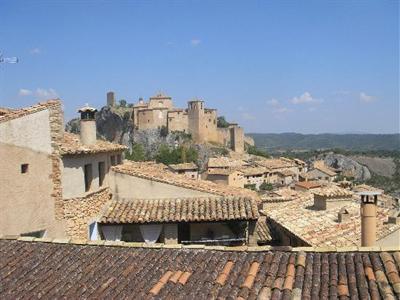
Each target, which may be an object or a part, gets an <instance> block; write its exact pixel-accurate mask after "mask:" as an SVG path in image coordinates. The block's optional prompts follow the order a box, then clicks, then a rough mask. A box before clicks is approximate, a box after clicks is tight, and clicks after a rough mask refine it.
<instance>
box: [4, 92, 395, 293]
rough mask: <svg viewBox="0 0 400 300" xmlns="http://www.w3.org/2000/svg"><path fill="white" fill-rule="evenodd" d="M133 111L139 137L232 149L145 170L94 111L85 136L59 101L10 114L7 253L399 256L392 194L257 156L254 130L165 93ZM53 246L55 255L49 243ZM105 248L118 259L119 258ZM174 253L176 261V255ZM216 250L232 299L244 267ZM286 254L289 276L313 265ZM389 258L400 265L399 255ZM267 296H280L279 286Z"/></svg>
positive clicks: (148, 164)
mask: <svg viewBox="0 0 400 300" xmlns="http://www.w3.org/2000/svg"><path fill="white" fill-rule="evenodd" d="M107 105H108V106H109V107H113V106H115V105H116V104H115V100H114V95H113V93H108V95H107ZM126 111H128V112H129V114H130V116H131V120H130V122H132V124H133V130H134V131H135V132H142V133H143V132H144V134H145V133H146V131H147V130H150V131H151V130H159V131H161V129H162V128H166V129H167V131H168V133H167V134H172V133H176V132H181V133H185V134H188V135H189V136H190V138H189V139H190V140H191V144H193V145H210V147H211V146H213V147H215V146H216V145H219V147H222V148H224V149H225V151H223V152H219V153H214V154H213V156H211V157H208V159H207V162H206V164H205V167H204V168H203V167H202V168H200V167H199V165H198V163H197V161H196V160H192V161H187V162H186V161H181V162H180V163H171V164H163V163H159V162H156V161H154V160H150V161H134V160H130V159H127V157H129V151H130V149H129V147H128V146H126V145H121V144H117V143H114V142H110V141H106V140H104V139H99V138H98V130H97V128H96V127H97V125H96V113H97V109H96V108H94V107H90V106H88V105H85V106H83V107H81V108H79V109H78V113H79V123H80V125H79V133H78V134H77V133H71V132H67V131H65V130H64V116H63V111H62V102H61V100H59V99H56V100H48V101H45V102H40V103H38V104H36V105H33V106H30V107H25V108H21V109H10V108H1V110H0V156H1V157H2V158H3V157H4V158H7V159H6V160H4V161H3V163H2V168H1V171H0V181H1V183H2V197H1V201H0V211H1V212H2V217H1V218H0V234H1V235H2V236H3V237H2V239H0V250H1V251H3V249H6V248H7V247H13V246H18V247H33V248H32V249H36V248H37V249H36V250H37V251H53V250H51V249H50V248H51V247H55V246H53V245H56V244H55V243H60V244H66V245H67V246H65V247H66V248H65V249H64V250H63V251H68V250H66V249H67V248H68V249H71V250H72V249H75V248H74V247H79V246H77V245H93V248H91V249H92V251H101V248H100V247H101V245H108V246H114V247H116V246H124V245H125V246H128V247H129V246H130V247H136V249H137V250H134V251H142V250H140V249H151V248H158V249H163V250H162V251H165V257H168V255H178V256H179V255H186V256H187V258H185V259H189V258H188V257H190V256H192V255H193V257H194V256H196V254H195V252H193V251H194V250H193V249H195V248H201V249H206V250H207V249H208V250H209V251H216V250H224V249H225V250H227V251H230V250H229V249H232V250H233V249H236V250H237V249H242V250H244V251H265V250H271V251H287V250H288V251H291V250H292V249H298V250H294V251H303V250H304V251H319V250H320V251H327V252H329V251H331V252H334V253H336V251H339V250H338V249H347V251H354V252H351V253H352V254H351V255H357V254H356V252H357V251H370V250H371V249H372V250H371V251H375V250H377V251H379V250H380V249H398V246H399V244H400V212H399V202H398V199H396V198H393V197H391V196H389V195H386V194H385V193H384V191H383V190H378V189H376V188H373V187H371V186H367V185H353V184H352V182H350V181H347V180H346V179H342V177H343V176H341V177H339V176H340V175H341V170H339V169H332V168H330V167H328V166H326V165H325V164H324V162H323V161H315V162H314V163H313V164H312V165H308V164H307V163H306V162H304V161H302V160H299V159H289V158H285V157H266V156H267V155H264V156H260V155H255V154H251V153H250V152H251V151H249V149H253V150H254V148H251V147H254V146H253V145H251V144H252V142H251V139H248V138H246V137H245V135H244V130H243V128H241V127H240V126H239V125H238V124H228V125H227V126H226V127H224V128H219V127H218V126H217V118H218V115H217V111H216V110H214V109H207V108H205V103H204V102H203V101H200V100H194V101H189V102H188V108H187V109H177V108H174V107H173V103H172V99H171V98H170V97H167V96H165V95H161V94H160V95H156V96H155V97H151V98H150V99H149V101H148V102H144V101H143V100H140V101H139V102H138V103H137V104H134V105H133V106H131V107H127V108H126ZM177 146H178V145H176V147H177ZM173 147H174V146H172V148H173ZM253 153H258V152H253ZM338 179H340V180H338ZM44 242H46V243H50V244H49V246H43V244H42V243H44ZM29 243H32V244H31V246H29ZM42 247H47V248H46V249H42ZM48 247H50V248H48ZM83 247H86V246H83ZM186 247H187V249H192V250H189V252H187V253H186V254H184V253H183V252H181V250H180V249H181V248H184V249H185V248H186ZM285 247H286V248H285ZM364 247H368V248H364ZM83 249H84V248H82V251H86V250H83ZM85 249H86V248H85ZM105 249H106V250H105V251H107V252H109V254H107V255H111V256H113V255H115V253H114V252H113V251H118V250H116V248H114V249H112V248H105ZM171 249H175V250H176V253H175V254H171V251H173V250H171ZM274 249H275V250H274ZM279 249H281V250H279ZM285 249H286V250H285ZM318 249H319V250H318ZM363 249H370V250H363ZM373 249H375V250H373ZM36 250H35V251H36ZM88 251H89V250H88ZM146 251H150V252H149V253H151V250H146ZM343 251H344V250H343ZM167 252H168V254H167ZM138 253H139V252H138ZM154 253H156V252H154ZM157 253H158V252H157ZM210 253H213V254H212V255H216V257H215V259H216V260H218V259H219V260H221V263H222V262H223V263H222V264H223V265H224V266H225V267H224V270H225V271H223V272H225V273H223V272H222V273H221V275H220V277H218V278H217V279H216V284H217V285H216V286H215V288H216V289H218V290H219V291H220V292H222V288H223V286H224V284H225V280H226V279H224V278H225V277H226V276H228V274H229V272H230V269H231V268H232V267H233V263H230V260H229V259H230V258H228V253H229V252H221V253H220V254H215V252H210ZM246 253H247V252H246ZM248 253H251V252H248ZM275 253H276V254H275V255H284V257H286V259H285V262H282V264H283V265H282V268H283V269H285V270H286V269H287V268H289V265H291V266H293V267H290V268H294V264H295V259H297V260H303V265H301V266H302V267H303V268H304V267H306V268H310V261H309V258H307V261H306V260H305V256H304V255H307V257H309V256H308V255H309V254H301V253H304V252H298V253H299V254H298V256H297V258H296V255H297V254H296V255H295V254H294V253H297V252H293V254H287V253H286V254H278V253H279V252H275ZM289 253H290V252H289ZM385 253H386V252H385ZM397 253H398V252H397ZM118 255H119V254H118ZM129 255H130V254H129ZM138 255H139V254H138ZM149 255H151V254H149ZM232 255H233V254H232ZM235 255H236V254H235ZM238 255H240V254H238ZM249 255H250V254H249ZM315 255H316V256H315V257H320V254H319V253H317V252H316V253H315ZM370 255H374V254H370ZM385 255H386V254H385ZM388 255H389V254H388ZM199 258H200V257H199ZM79 259H81V258H79ZM193 259H197V258H193ZM237 259H241V260H243V259H244V258H243V257H242V258H237ZM246 259H250V258H246ZM265 259H267V258H265ZM274 259H275V258H274ZM324 259H326V260H327V259H328V258H324ZM342 259H344V258H340V260H342ZM384 259H387V261H389V262H391V261H392V260H393V258H391V256H390V257H389V258H387V257H386V256H384ZM396 259H397V258H396ZM256 260H257V261H258V260H259V261H260V262H254V261H253V262H251V270H250V271H249V273H248V274H247V275H246V274H243V276H244V277H246V276H247V277H246V278H249V279H246V280H245V283H243V285H242V286H241V288H242V289H243V288H245V289H244V290H243V292H241V293H248V292H249V291H251V290H252V289H253V288H254V286H253V283H254V278H255V277H256V275H255V274H257V272H258V268H259V263H261V261H263V260H264V258H263V257H259V258H258V259H256ZM9 263H10V262H8V261H6V267H7V268H9V267H10V266H9ZM137 263H138V262H136V264H137ZM249 263H250V261H249ZM385 263H386V261H385ZM1 267H2V265H1V263H0V269H1ZM203 267H205V266H203ZM221 267H223V266H221ZM167 268H170V270H169V271H168V272H170V273H168V272H167V271H163V272H164V273H165V272H167V273H165V274H164V276H166V277H165V279H162V280H164V281H168V280H172V281H176V282H178V281H179V282H180V283H181V285H182V286H185V284H186V282H187V281H190V280H192V282H193V281H194V280H195V276H199V274H200V273H196V270H195V269H185V268H183V269H179V268H178V269H176V267H173V266H172V265H171V266H169V267H167ZM171 268H172V269H171ZM235 268H240V267H239V266H238V265H235ZM277 268H278V267H277ZM333 268H334V267H333ZM375 268H376V267H374V270H375ZM283 269H282V270H283ZM163 270H164V269H163ZM165 270H167V269H165ZM171 270H172V271H171ZM116 272H119V271H116ZM252 272H253V273H254V274H253V273H252ZM282 272H283V273H282V274H281V275H279V276H281V278H282V280H283V278H286V279H287V280H288V282H289V281H290V280H291V279H290V278H291V276H292V277H293V276H294V275H293V274H292V275H288V274H289V273H287V274H286V275H285V272H286V271H282ZM287 272H289V271H287ZM349 272H350V271H349ZM357 272H358V271H357ZM196 274H197V275H196ZM290 274H291V273H290ZM389 275H390V274H389ZM157 276H158V275H157ZM221 276H222V277H221ZM224 276H225V277H224ZM249 276H250V277H249ZM277 276H278V275H277ZM285 276H286V277H285ZM162 278H164V277H162ZM191 278H192V279H191ZM288 278H289V279H288ZM390 278H391V277H389V281H387V280H386V279H385V280H386V282H387V283H388V282H390V284H391V285H393V286H394V284H397V283H395V281H393V280H392V279H390ZM286 279H285V282H286ZM151 280H152V281H154V280H155V278H152V279H151ZM162 280H161V279H160V283H157V282H153V284H152V285H153V287H152V288H151V287H149V288H148V290H146V291H145V292H144V293H149V294H150V295H152V296H157V295H159V293H160V291H161V293H162V291H166V290H167V289H163V287H164V285H165V284H166V282H164V281H162ZM276 280H278V279H276ZM377 280H378V279H377ZM250 281H251V283H250ZM246 282H247V283H246ZM290 282H292V281H290ZM285 284H286V283H285ZM287 284H289V283H287ZM291 284H292V283H291ZM265 288H267V290H265V293H267V294H266V295H270V296H271V293H272V290H271V287H268V284H267V285H266V286H265ZM268 288H269V290H268ZM370 288H371V287H370ZM274 289H275V291H276V289H280V290H282V291H284V290H285V289H284V288H283V287H279V288H278V287H276V288H274ZM290 291H291V289H290ZM142 292H143V291H142ZM399 292H400V291H399V290H398V288H393V292H392V294H393V295H397V296H399V295H400V294H399ZM216 293H217V292H216ZM290 293H291V292H290ZM300 294H301V293H300ZM160 295H162V294H160ZM268 298H269V297H266V298H265V299H268Z"/></svg>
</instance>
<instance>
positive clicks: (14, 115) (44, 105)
mask: <svg viewBox="0 0 400 300" xmlns="http://www.w3.org/2000/svg"><path fill="white" fill-rule="evenodd" d="M60 105H61V101H60V100H59V99H55V100H48V101H45V102H39V103H38V104H36V105H32V106H28V107H24V108H20V109H12V110H9V111H8V112H7V111H4V114H0V123H2V122H7V121H9V120H13V119H18V118H21V117H23V116H26V115H30V114H33V113H36V112H39V111H42V110H46V109H48V108H49V107H53V106H60Z"/></svg>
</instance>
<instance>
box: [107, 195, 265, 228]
mask: <svg viewBox="0 0 400 300" xmlns="http://www.w3.org/2000/svg"><path fill="white" fill-rule="evenodd" d="M257 218H258V209H257V203H256V201H255V200H254V199H251V198H238V197H227V198H223V197H210V198H205V197H203V198H200V197H199V198H171V199H137V200H118V201H116V200H114V201H111V202H110V203H109V205H108V206H107V208H106V209H105V211H104V213H103V215H102V217H101V219H100V223H114V224H122V223H123V224H142V223H167V222H210V221H214V222H218V221H229V220H256V219H257Z"/></svg>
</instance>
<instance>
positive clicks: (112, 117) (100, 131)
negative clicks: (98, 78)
mask: <svg viewBox="0 0 400 300" xmlns="http://www.w3.org/2000/svg"><path fill="white" fill-rule="evenodd" d="M96 126H97V136H98V137H99V138H102V139H105V140H107V141H110V142H114V143H118V144H122V145H126V146H128V147H131V145H132V142H133V123H132V118H131V109H129V108H111V107H108V106H104V107H103V108H102V109H100V110H99V111H98V112H97V113H96ZM65 130H66V131H68V132H72V133H79V131H80V126H79V119H78V118H76V119H72V120H70V121H69V122H68V123H67V124H66V125H65Z"/></svg>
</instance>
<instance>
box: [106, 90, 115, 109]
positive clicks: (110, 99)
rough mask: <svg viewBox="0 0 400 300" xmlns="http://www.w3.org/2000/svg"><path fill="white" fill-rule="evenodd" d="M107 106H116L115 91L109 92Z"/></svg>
mask: <svg viewBox="0 0 400 300" xmlns="http://www.w3.org/2000/svg"><path fill="white" fill-rule="evenodd" d="M107 106H115V95H114V92H108V93H107Z"/></svg>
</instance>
